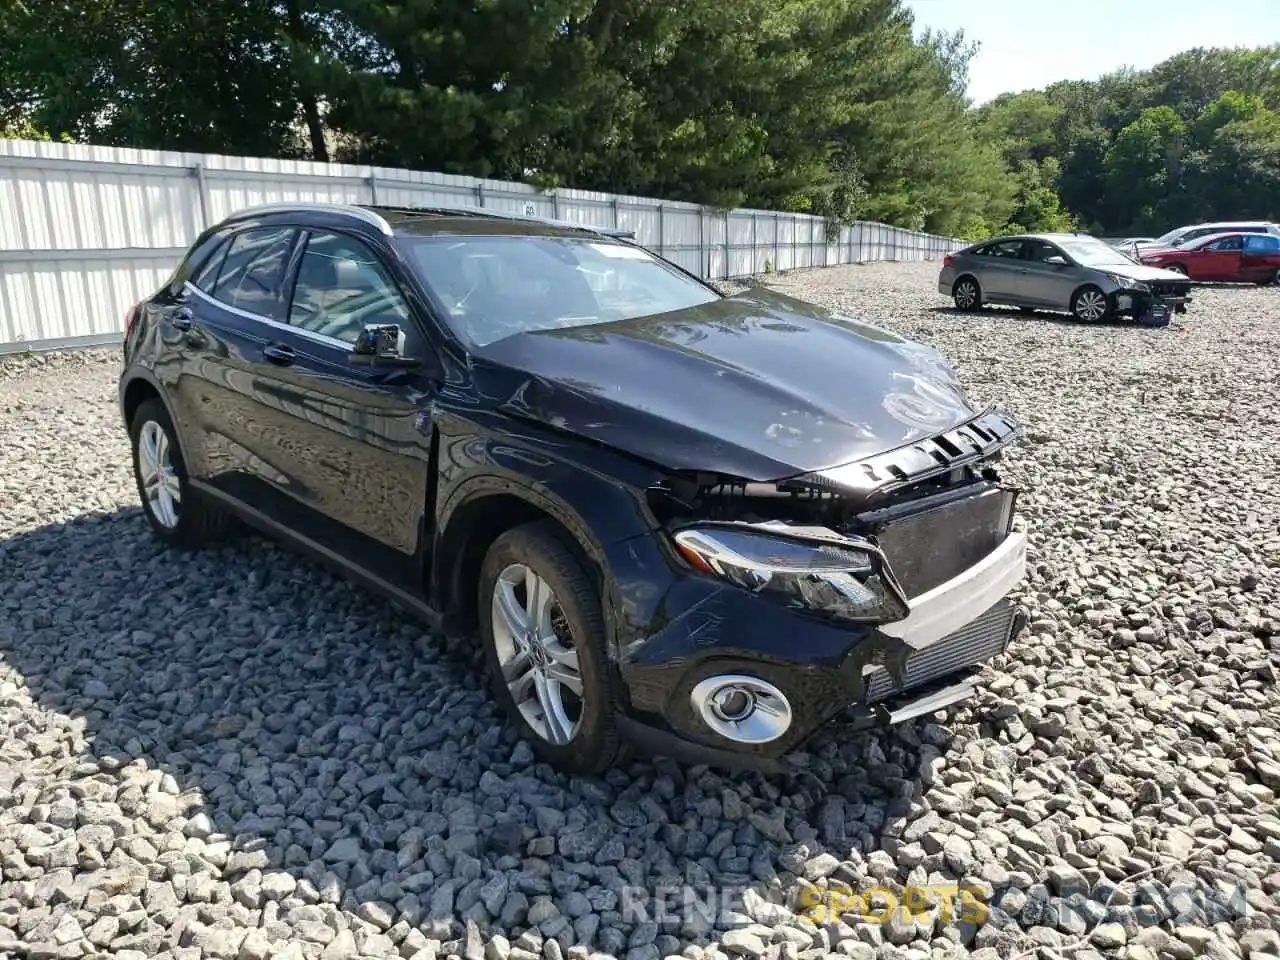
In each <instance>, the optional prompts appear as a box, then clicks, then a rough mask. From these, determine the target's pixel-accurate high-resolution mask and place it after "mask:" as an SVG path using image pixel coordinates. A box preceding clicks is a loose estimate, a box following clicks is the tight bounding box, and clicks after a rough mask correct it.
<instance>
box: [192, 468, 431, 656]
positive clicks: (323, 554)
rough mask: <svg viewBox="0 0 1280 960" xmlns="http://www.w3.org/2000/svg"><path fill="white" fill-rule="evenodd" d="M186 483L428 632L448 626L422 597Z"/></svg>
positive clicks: (251, 509)
mask: <svg viewBox="0 0 1280 960" xmlns="http://www.w3.org/2000/svg"><path fill="white" fill-rule="evenodd" d="M188 483H190V484H191V486H192V487H194V488H195V489H196V490H198V491H199V492H200V495H201V496H203V497H208V498H209V500H211V501H214V502H215V503H217V505H218V506H219V507H220V508H221V509H223V510H226V511H227V512H228V513H230V514H231V515H233V516H234V517H236V518H237V519H239V520H241V521H243V522H244V523H245V524H246V525H248V526H250V527H253V528H254V529H255V530H258V531H259V532H261V533H264V534H266V535H267V536H269V537H272V538H273V539H276V540H280V541H282V542H284V543H286V544H288V545H289V546H292V547H294V548H296V549H298V550H299V551H301V552H302V553H305V554H307V555H308V556H310V557H312V558H314V559H316V560H319V561H320V562H321V563H323V564H325V566H328V567H330V568H332V569H333V570H335V571H336V572H338V573H341V574H342V575H343V576H345V577H347V578H348V579H351V580H354V581H355V582H357V583H359V584H361V585H362V586H366V587H368V588H369V589H371V590H374V591H376V592H377V593H379V594H381V595H382V596H384V597H386V598H387V599H388V600H390V601H391V602H392V603H395V604H396V605H397V606H400V607H403V608H404V609H405V610H406V611H407V612H408V613H410V614H412V615H413V616H415V617H417V618H418V619H420V620H422V621H423V622H424V623H425V624H426V625H427V626H428V627H429V628H430V629H432V630H435V631H438V632H443V631H444V630H445V629H446V628H447V625H448V624H447V618H446V617H445V615H444V614H442V613H441V612H440V611H438V610H436V609H435V608H434V607H432V606H430V605H429V604H428V603H427V602H426V601H425V600H423V599H422V598H421V597H415V596H414V595H413V594H412V593H410V592H409V591H407V590H405V589H403V588H401V587H397V586H396V585H395V584H392V583H388V582H387V581H386V580H385V579H383V578H382V577H380V576H378V575H377V574H375V573H372V572H370V571H369V570H368V569H366V568H365V567H362V566H360V565H359V564H357V563H354V562H353V561H351V560H348V559H347V558H346V557H344V556H342V555H341V554H340V553H337V552H336V551H334V550H331V549H330V548H328V547H326V546H324V545H323V544H321V543H317V542H316V541H315V540H312V539H311V538H310V537H308V536H307V535H306V534H303V533H299V532H298V531H297V530H295V529H293V528H292V527H286V526H285V525H284V524H282V523H279V522H277V521H275V520H273V519H271V518H270V517H269V516H267V515H266V514H265V513H263V512H262V511H261V510H258V509H256V508H254V507H251V506H249V505H248V504H247V503H245V502H244V501H243V500H237V499H236V498H235V497H232V496H231V495H229V494H227V493H224V492H223V491H221V490H219V489H217V488H216V487H211V486H209V485H208V484H206V483H201V482H200V481H199V480H194V479H193V480H189V481H188Z"/></svg>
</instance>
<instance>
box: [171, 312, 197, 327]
mask: <svg viewBox="0 0 1280 960" xmlns="http://www.w3.org/2000/svg"><path fill="white" fill-rule="evenodd" d="M169 322H170V323H171V324H173V327H174V329H176V330H190V329H191V323H192V314H191V308H190V307H174V308H173V310H172V311H170V313H169Z"/></svg>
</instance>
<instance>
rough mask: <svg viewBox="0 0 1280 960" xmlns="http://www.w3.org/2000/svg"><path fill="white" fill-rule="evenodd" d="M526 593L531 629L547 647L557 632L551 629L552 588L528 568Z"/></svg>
mask: <svg viewBox="0 0 1280 960" xmlns="http://www.w3.org/2000/svg"><path fill="white" fill-rule="evenodd" d="M524 592H525V601H524V607H525V610H526V612H527V613H528V617H529V619H528V623H529V627H530V628H531V629H532V630H533V632H534V634H535V635H536V636H537V638H538V640H539V641H541V642H542V643H543V645H544V646H545V645H546V640H547V638H549V637H554V636H555V632H554V631H553V630H552V627H551V601H552V600H553V599H554V596H553V595H552V593H551V587H550V585H548V584H547V582H546V581H545V580H543V579H542V578H541V577H540V576H538V575H537V574H536V573H534V572H533V571H532V570H530V569H528V568H527V567H526V568H525V578H524Z"/></svg>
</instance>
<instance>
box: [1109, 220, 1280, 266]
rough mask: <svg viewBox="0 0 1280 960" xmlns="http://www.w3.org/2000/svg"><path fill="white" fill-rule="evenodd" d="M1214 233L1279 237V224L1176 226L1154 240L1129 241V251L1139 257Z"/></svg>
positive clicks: (1245, 222)
mask: <svg viewBox="0 0 1280 960" xmlns="http://www.w3.org/2000/svg"><path fill="white" fill-rule="evenodd" d="M1215 233H1265V234H1269V235H1271V236H1273V237H1280V224H1275V223H1271V222H1270V221H1267V220H1231V221H1224V222H1221V223H1196V224H1192V225H1190V226H1185V227H1177V228H1175V229H1173V230H1170V231H1169V232H1168V233H1166V234H1162V235H1161V236H1159V237H1156V238H1155V239H1154V240H1150V241H1143V240H1137V241H1134V242H1133V243H1131V244H1130V245H1129V246H1130V248H1131V249H1130V252H1131V253H1132V254H1133V255H1134V256H1136V257H1141V256H1142V254H1143V253H1144V252H1145V251H1146V250H1148V249H1151V248H1154V247H1159V248H1162V249H1163V248H1166V247H1181V246H1185V245H1186V244H1188V243H1190V242H1191V241H1192V240H1199V239H1200V238H1201V237H1207V236H1209V235H1210V234H1215Z"/></svg>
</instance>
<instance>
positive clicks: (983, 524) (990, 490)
mask: <svg viewBox="0 0 1280 960" xmlns="http://www.w3.org/2000/svg"><path fill="white" fill-rule="evenodd" d="M1016 499H1017V492H1016V491H1015V490H1012V489H1010V488H1007V487H1001V486H996V485H991V484H980V485H977V486H976V487H975V491H974V494H973V495H972V496H967V497H953V498H950V499H944V500H943V501H942V502H940V503H937V504H935V505H932V506H930V505H928V502H927V501H926V504H925V505H923V506H922V507H921V509H919V510H916V511H913V512H906V513H901V514H898V513H896V512H893V513H889V514H888V516H887V517H886V516H885V514H884V513H882V514H881V518H879V519H873V520H872V521H871V529H870V531H869V532H871V533H872V535H874V536H875V538H876V539H877V541H879V543H880V549H882V550H883V551H884V555H885V558H886V559H887V560H888V561H889V569H891V570H892V571H893V574H894V576H895V577H896V578H897V580H898V583H899V584H901V585H902V589H903V591H904V592H905V593H906V595H907V597H908V598H910V597H918V596H920V595H921V594H923V593H927V592H928V591H930V590H932V589H933V588H934V587H936V586H938V585H940V584H942V583H945V582H946V581H948V580H950V579H952V578H953V577H956V576H959V575H960V574H961V573H963V572H964V571H965V570H967V569H969V568H970V567H971V566H973V565H974V564H976V563H979V562H980V561H982V560H983V558H985V557H986V556H988V555H989V554H990V553H991V551H993V550H995V549H996V547H998V546H1000V544H1001V543H1003V542H1004V539H1005V537H1007V536H1008V535H1009V531H1010V530H1011V529H1012V526H1013V506H1014V502H1015V500H1016Z"/></svg>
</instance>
